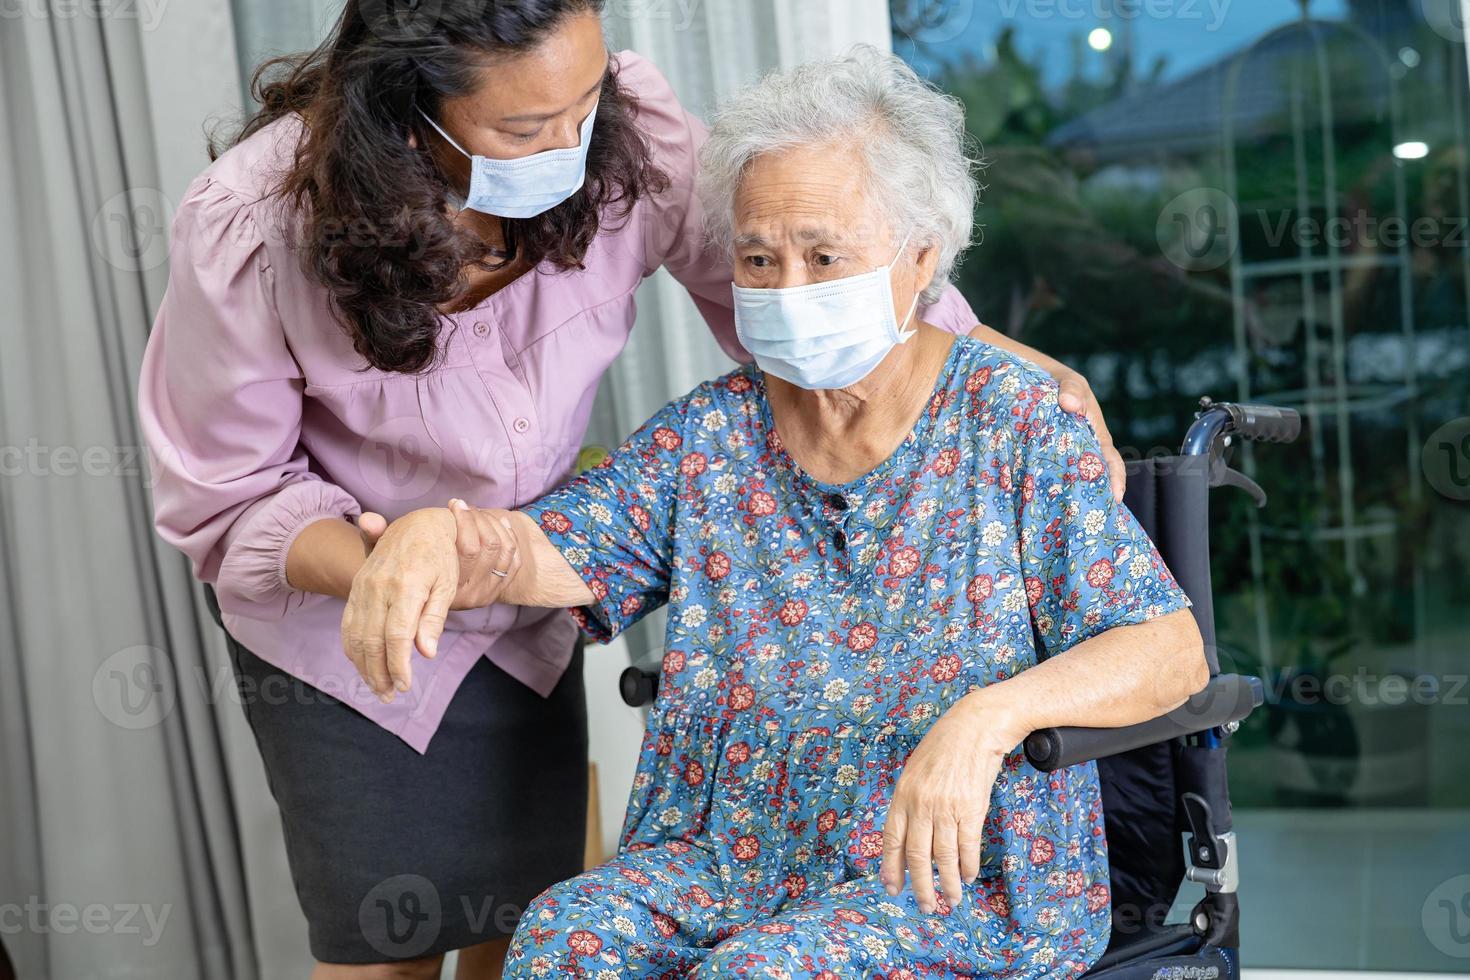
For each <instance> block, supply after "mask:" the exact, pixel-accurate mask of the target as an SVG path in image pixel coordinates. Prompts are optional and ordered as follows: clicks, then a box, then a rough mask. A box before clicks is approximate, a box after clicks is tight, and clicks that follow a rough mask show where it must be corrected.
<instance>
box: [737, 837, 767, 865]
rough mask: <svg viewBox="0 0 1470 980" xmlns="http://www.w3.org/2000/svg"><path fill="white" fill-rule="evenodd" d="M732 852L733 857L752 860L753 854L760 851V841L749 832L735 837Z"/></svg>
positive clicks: (740, 859) (739, 859)
mask: <svg viewBox="0 0 1470 980" xmlns="http://www.w3.org/2000/svg"><path fill="white" fill-rule="evenodd" d="M734 852H735V859H736V860H738V861H753V860H755V856H756V855H757V854H759V853H760V852H761V842H760V841H759V840H757V839H756V838H755V837H754V836H753V835H751V834H746V835H745V836H744V837H737V838H735V847H734Z"/></svg>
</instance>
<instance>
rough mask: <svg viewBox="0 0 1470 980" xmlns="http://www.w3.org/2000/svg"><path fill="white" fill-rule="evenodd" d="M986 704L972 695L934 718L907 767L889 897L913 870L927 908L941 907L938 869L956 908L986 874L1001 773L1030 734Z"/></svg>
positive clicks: (889, 848) (886, 874)
mask: <svg viewBox="0 0 1470 980" xmlns="http://www.w3.org/2000/svg"><path fill="white" fill-rule="evenodd" d="M975 693H978V692H975ZM986 707H987V709H988V708H989V706H986ZM979 708H980V706H979V705H978V704H977V703H975V700H974V694H971V695H967V696H966V697H965V698H962V699H961V700H960V701H958V702H956V703H955V704H954V705H953V706H952V707H951V708H950V709H949V710H948V711H946V712H945V713H944V714H943V715H941V716H940V718H939V720H938V721H937V722H935V723H934V727H933V728H931V729H929V731H928V733H927V734H926V735H925V736H924V738H923V740H922V741H920V742H919V747H918V748H916V749H914V752H913V754H912V755H911V756H909V759H908V762H907V763H906V764H905V765H904V769H903V775H902V776H900V777H899V780H898V786H897V787H895V788H894V791H893V802H892V803H890V804H889V807H888V816H887V818H886V819H885V820H884V823H883V868H882V871H881V872H880V880H881V881H882V882H883V885H884V887H885V888H886V890H887V892H888V894H889V895H897V894H898V893H899V892H901V891H903V877H904V869H905V868H907V869H908V875H909V885H910V887H912V888H913V890H914V899H915V901H917V902H918V905H919V908H920V909H921V910H922V911H923V912H925V913H930V912H933V911H934V910H935V909H936V908H937V907H938V902H937V899H936V897H935V893H934V869H935V868H936V867H937V868H938V869H939V886H940V889H941V890H942V892H943V895H944V898H945V900H946V901H947V902H948V904H949V907H950V908H954V907H955V906H957V905H958V904H959V903H960V901H961V899H962V898H963V895H964V885H966V884H969V883H970V882H972V881H974V880H975V878H976V876H978V875H979V873H980V850H981V846H982V843H983V841H982V834H983V832H984V827H985V814H986V812H987V811H988V810H989V809H990V793H991V790H992V788H993V787H994V785H995V777H996V776H997V775H998V774H999V773H1000V766H1001V761H1002V759H1003V758H1004V757H1005V754H1006V753H1007V752H1010V751H1011V750H1012V749H1014V748H1015V747H1016V746H1017V745H1019V744H1020V742H1021V739H1022V738H1024V737H1025V735H1024V734H1020V735H1016V734H1014V730H1013V726H1012V725H1011V724H1010V723H1009V722H1008V721H1007V720H1006V718H1005V716H1004V715H1003V714H1001V713H999V712H996V711H993V710H979Z"/></svg>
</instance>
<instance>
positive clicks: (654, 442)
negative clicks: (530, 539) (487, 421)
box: [523, 398, 689, 643]
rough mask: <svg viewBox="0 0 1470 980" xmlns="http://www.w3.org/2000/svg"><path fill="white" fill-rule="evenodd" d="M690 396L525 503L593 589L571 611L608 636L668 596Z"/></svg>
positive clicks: (591, 630)
mask: <svg viewBox="0 0 1470 980" xmlns="http://www.w3.org/2000/svg"><path fill="white" fill-rule="evenodd" d="M687 402H688V399H687V398H685V399H681V400H679V401H675V402H671V403H670V404H668V405H666V406H665V407H664V408H662V409H660V410H659V412H658V414H656V415H654V416H653V418H651V419H649V420H648V421H647V422H645V423H643V426H642V427H641V428H639V430H638V431H637V432H635V433H633V434H632V435H631V436H629V437H628V441H627V442H625V443H623V445H622V446H620V447H618V449H617V450H616V451H615V452H613V453H612V454H611V455H610V456H608V457H607V458H606V459H604V460H603V461H602V462H601V463H600V464H598V465H597V466H594V467H593V468H591V469H590V470H587V471H585V472H583V473H582V474H581V475H580V476H578V477H576V478H575V479H573V480H571V481H570V482H568V483H565V484H563V485H562V486H560V487H558V488H557V489H555V490H553V491H551V492H550V493H548V494H547V495H546V496H544V497H542V498H541V499H540V500H537V501H536V502H535V503H533V504H531V505H529V506H528V507H525V508H523V511H524V512H525V513H526V514H529V515H530V516H531V517H532V518H533V519H535V521H536V522H537V523H538V524H539V525H540V526H541V530H542V531H543V532H545V534H546V537H547V538H548V539H549V540H550V541H551V543H552V545H554V546H555V547H556V549H557V550H558V551H560V552H561V553H562V557H564V558H565V559H566V560H567V563H568V564H570V565H571V566H572V568H574V569H576V571H577V574H578V575H580V576H581V577H582V580H583V581H584V582H586V583H587V588H588V589H589V590H591V592H592V596H593V602H592V603H591V604H590V605H587V606H583V607H581V608H579V609H573V610H572V616H573V617H574V618H575V619H576V620H577V622H578V623H579V624H581V626H582V628H583V629H584V630H585V631H586V632H587V634H588V635H589V636H591V637H592V638H593V639H595V640H597V641H599V642H602V643H606V642H607V641H608V640H610V639H612V638H613V637H615V636H617V635H618V634H619V633H621V632H622V631H623V630H624V629H627V628H628V627H629V626H631V625H633V624H634V623H636V622H637V621H638V620H640V619H642V618H643V617H644V616H645V615H647V614H648V613H649V612H651V611H652V610H654V609H657V608H658V607H659V606H661V605H663V604H664V603H665V602H667V601H668V598H669V581H670V576H671V569H672V566H673V560H674V547H673V541H674V517H675V508H676V505H677V502H678V494H679V483H680V480H681V479H682V476H681V465H683V464H684V460H685V457H686V456H688V455H689V450H688V449H687V447H686V443H687V441H688V438H689V437H688V433H687V432H686V427H685V417H686V412H687V407H686V406H687Z"/></svg>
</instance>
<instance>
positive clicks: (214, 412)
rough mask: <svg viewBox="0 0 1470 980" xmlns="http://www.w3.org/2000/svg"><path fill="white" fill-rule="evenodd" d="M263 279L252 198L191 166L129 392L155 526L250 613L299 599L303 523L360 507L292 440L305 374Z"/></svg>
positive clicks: (226, 600) (267, 268) (268, 281)
mask: <svg viewBox="0 0 1470 980" xmlns="http://www.w3.org/2000/svg"><path fill="white" fill-rule="evenodd" d="M272 283H273V270H272V268H271V265H270V259H269V255H268V252H267V249H266V247H265V243H264V241H263V238H262V234H261V231H260V229H259V228H257V226H256V220H255V218H254V216H253V214H252V212H251V208H250V205H248V204H247V203H246V202H244V201H242V200H241V199H240V198H239V197H237V196H236V195H235V193H234V192H233V191H231V190H229V189H227V188H225V187H223V186H221V185H219V184H218V183H216V182H214V181H212V180H211V179H210V178H208V177H201V178H200V179H199V180H198V181H196V182H195V184H194V185H193V186H191V188H190V190H189V193H188V194H187V195H186V197H185V198H184V200H183V202H182V203H181V204H180V206H179V209H178V212H177V215H176V216H175V219H174V223H173V226H172V241H171V246H170V268H169V283H168V289H167V291H166V292H165V294H164V297H163V302H162V305H161V306H160V308H159V311H158V316H157V318H156V319H155V321H154V324H153V331H152V333H151V334H150V335H149V338H148V346H147V350H146V351H145V353H144V357H143V369H142V376H141V379H140V382H139V393H138V400H139V405H138V409H139V416H140V420H141V423H142V427H143V432H144V435H145V437H146V438H147V441H148V448H149V454H150V464H151V467H152V478H153V510H154V524H155V526H156V527H157V528H158V533H159V534H160V535H161V536H162V537H163V539H164V540H166V541H167V542H169V543H170V544H172V545H173V546H175V547H177V548H179V549H180V550H181V551H183V552H184V553H185V554H187V555H188V556H189V558H190V559H192V561H193V565H194V572H195V574H196V575H197V576H198V577H199V578H200V579H201V580H203V581H205V582H212V583H214V584H215V585H216V586H217V589H218V592H219V598H220V605H221V607H222V608H223V609H224V610H225V611H226V612H234V613H238V614H240V615H245V616H251V617H254V618H257V619H270V618H278V617H280V616H282V615H284V614H285V613H286V612H287V611H289V609H290V608H291V606H292V605H293V604H299V603H300V601H301V600H302V599H304V598H305V595H304V594H303V593H299V592H295V591H293V590H292V589H291V587H290V586H289V585H288V584H287V582H286V553H287V552H288V551H289V550H290V548H291V543H292V542H293V541H294V540H295V539H296V535H297V534H298V533H300V531H301V529H302V528H304V527H306V526H307V525H308V524H310V523H312V522H313V521H316V520H320V519H322V518H342V517H346V516H349V515H351V516H355V515H357V514H358V513H359V512H360V508H359V507H358V504H357V501H356V500H354V499H353V498H352V496H350V495H349V494H348V493H346V492H345V491H344V490H342V489H341V488H340V487H337V486H334V485H333V484H330V483H327V482H325V481H323V480H322V479H321V478H320V477H319V476H317V475H316V474H315V473H313V472H312V468H311V462H310V460H309V458H308V457H307V454H306V451H305V449H303V448H302V446H301V444H300V435H301V414H302V397H303V394H302V393H303V389H304V380H303V376H302V373H301V370H300V368H299V366H298V365H297V363H296V360H295V358H294V357H293V356H292V355H291V352H290V350H289V348H288V347H287V343H286V336H285V333H284V331H283V329H282V326H281V323H280V321H279V319H278V318H277V316H276V311H275V306H274V303H273V300H272Z"/></svg>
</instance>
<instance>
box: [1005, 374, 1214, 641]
mask: <svg viewBox="0 0 1470 980" xmlns="http://www.w3.org/2000/svg"><path fill="white" fill-rule="evenodd" d="M1028 376H1029V377H1028ZM1021 377H1022V378H1023V379H1024V380H1022V383H1021V389H1020V390H1019V391H1018V392H1017V396H1016V400H1015V403H1014V407H1013V409H1012V413H1013V415H1012V419H1013V428H1012V432H1013V434H1014V437H1015V455H1014V459H1015V462H1014V468H1013V470H1012V472H1011V473H1010V474H1009V475H1008V477H1007V476H1006V475H1004V474H1003V479H1007V478H1008V479H1009V480H1010V481H1011V483H1012V492H1013V493H1014V495H1015V498H1016V500H1017V515H1018V519H1019V522H1020V540H1021V569H1022V574H1023V577H1024V582H1025V588H1026V599H1027V602H1028V604H1029V606H1030V609H1031V618H1032V621H1033V622H1034V623H1035V624H1036V627H1037V631H1038V633H1039V634H1040V637H1041V640H1042V642H1043V643H1044V644H1045V647H1046V651H1047V653H1048V654H1052V655H1054V654H1058V653H1061V652H1062V651H1064V650H1067V649H1070V648H1071V647H1073V646H1075V645H1076V644H1078V643H1081V642H1082V641H1083V640H1086V639H1089V638H1091V637H1094V636H1097V635H1099V634H1101V633H1105V632H1107V631H1108V630H1110V629H1112V628H1113V627H1115V626H1126V625H1130V624H1133V623H1141V622H1145V621H1147V620H1150V619H1154V618H1156V617H1158V616H1162V615H1164V614H1165V613H1170V612H1174V611H1176V610H1179V609H1184V608H1187V607H1188V606H1189V604H1190V603H1189V599H1188V597H1187V596H1186V595H1185V594H1184V591H1183V590H1182V589H1180V588H1179V585H1178V584H1177V583H1176V582H1175V581H1174V576H1173V575H1172V574H1171V573H1170V572H1169V569H1168V568H1167V567H1166V566H1165V565H1164V560H1163V558H1161V557H1160V556H1159V552H1158V549H1157V548H1155V547H1154V543H1153V542H1152V541H1151V540H1149V537H1148V535H1147V534H1145V533H1144V531H1143V528H1141V527H1140V526H1139V524H1138V521H1137V519H1136V518H1134V516H1133V514H1132V513H1131V512H1130V511H1129V510H1128V508H1127V507H1125V506H1124V505H1123V504H1121V503H1118V502H1117V501H1116V500H1114V498H1113V492H1112V488H1111V485H1110V484H1109V482H1108V471H1107V465H1106V464H1105V463H1104V461H1103V455H1102V449H1101V447H1100V446H1099V444H1098V440H1097V436H1096V435H1095V434H1094V433H1093V431H1092V427H1091V425H1089V424H1088V423H1087V422H1086V421H1085V420H1083V419H1079V418H1077V417H1076V416H1075V415H1072V414H1071V413H1069V412H1065V411H1063V410H1062V409H1061V408H1060V407H1059V406H1058V405H1057V386H1056V383H1055V382H1053V381H1051V380H1050V379H1047V378H1045V377H1044V376H1042V375H1040V374H1039V373H1036V372H1032V371H1030V370H1029V369H1028V370H1026V371H1025V372H1023V373H1022V374H1021Z"/></svg>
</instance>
